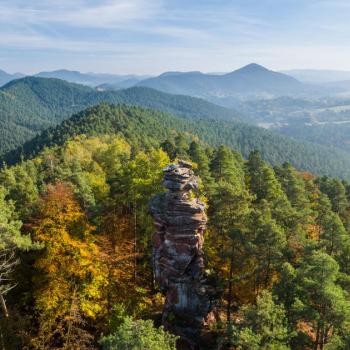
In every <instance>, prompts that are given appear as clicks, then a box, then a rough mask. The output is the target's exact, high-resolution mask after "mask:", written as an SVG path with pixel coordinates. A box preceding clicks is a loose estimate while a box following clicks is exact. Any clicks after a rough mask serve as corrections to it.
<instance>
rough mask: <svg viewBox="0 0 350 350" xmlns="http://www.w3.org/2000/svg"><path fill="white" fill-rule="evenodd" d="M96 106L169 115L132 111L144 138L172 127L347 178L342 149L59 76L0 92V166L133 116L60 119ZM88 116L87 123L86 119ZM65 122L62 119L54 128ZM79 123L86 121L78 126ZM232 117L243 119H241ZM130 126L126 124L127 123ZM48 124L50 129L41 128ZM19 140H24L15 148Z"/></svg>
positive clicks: (182, 101) (141, 93)
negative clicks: (143, 116)
mask: <svg viewBox="0 0 350 350" xmlns="http://www.w3.org/2000/svg"><path fill="white" fill-rule="evenodd" d="M101 102H108V103H114V104H119V103H123V104H126V105H129V106H130V105H132V106H139V107H143V108H145V107H146V108H155V109H157V110H161V111H166V112H168V113H172V114H174V115H175V116H174V115H169V114H166V113H159V112H152V113H150V112H146V111H138V112H137V113H138V114H139V115H140V114H147V115H148V117H147V123H151V125H152V127H148V129H147V123H145V124H146V125H143V127H142V129H143V130H144V131H145V132H146V133H147V134H152V131H153V130H154V132H155V133H157V134H158V135H159V133H162V135H164V133H165V132H168V133H169V132H170V131H171V130H173V129H174V130H175V131H185V132H187V133H190V134H194V135H197V136H198V137H200V138H201V139H202V140H203V141H205V142H206V143H207V144H208V145H210V146H213V147H218V146H219V145H220V144H225V145H226V146H229V147H233V148H234V149H236V150H238V151H239V152H241V153H242V154H243V155H244V157H247V156H248V155H249V153H250V152H251V151H252V150H255V149H257V150H259V151H260V153H261V155H262V157H263V159H264V160H266V161H268V162H269V163H270V164H272V165H275V164H281V163H283V162H285V161H288V162H290V163H291V164H293V166H295V167H296V168H297V169H301V170H306V171H311V172H312V173H315V174H319V175H329V176H336V177H340V178H343V179H350V170H349V169H350V160H349V157H348V154H347V153H346V152H345V151H344V152H343V151H341V150H339V149H336V148H331V147H322V146H319V145H317V144H312V143H308V142H304V141H296V140H293V139H290V138H288V137H285V136H281V135H278V134H275V133H272V132H269V131H267V130H263V129H261V128H258V127H256V126H253V125H249V124H246V123H243V122H241V121H239V120H238V117H237V115H238V114H237V112H235V111H233V110H229V109H225V108H223V107H219V106H216V105H215V104H212V103H209V102H207V101H205V100H202V99H198V98H193V97H188V96H180V95H170V94H166V93H162V92H159V91H156V90H153V89H149V88H144V87H135V88H131V89H126V90H119V91H96V90H94V89H92V88H89V87H86V86H82V85H78V84H72V83H68V82H65V81H62V80H59V79H45V78H36V77H27V78H23V79H19V80H15V81H12V82H10V83H9V84H7V85H5V86H4V87H2V88H0V105H1V109H0V162H1V163H2V162H3V161H4V160H5V161H6V162H7V163H13V162H16V161H18V159H20V157H21V155H23V156H24V157H26V156H27V155H28V154H30V153H33V152H34V153H35V152H36V150H38V149H42V148H43V147H44V146H47V145H49V144H52V143H53V142H59V141H60V140H67V139H68V138H69V137H71V136H72V135H73V134H75V135H77V134H79V133H87V134H89V135H90V134H94V133H95V134H96V132H100V133H110V132H112V133H115V132H120V129H122V130H124V129H125V128H128V126H127V124H128V123H129V119H133V117H134V116H135V113H136V112H135V109H134V110H133V112H130V113H129V114H130V115H127V114H126V113H122V116H121V117H119V119H123V123H122V124H121V123H119V121H118V120H119V119H118V118H116V117H115V113H114V112H109V111H106V108H105V109H104V110H103V109H101V108H100V109H98V110H97V111H96V109H93V110H92V111H90V112H86V111H83V112H81V114H80V115H79V114H78V116H75V117H73V118H72V119H68V118H69V117H70V116H71V114H72V113H76V112H79V111H81V110H84V109H85V108H86V107H89V106H94V105H96V104H99V103H101ZM87 114H89V115H90V116H86V115H87ZM93 115H94V116H95V120H93V121H92V120H91V119H93V117H92V116H93ZM97 118H99V119H101V120H100V121H98V120H97ZM66 119H68V121H67V122H66V123H64V122H63V123H62V121H64V120H66ZM85 119H90V120H89V122H85ZM137 119H140V117H137ZM240 119H241V120H242V119H245V117H244V116H241V118H240ZM131 122H132V123H134V121H133V120H131ZM59 123H62V124H61V125H60V126H59V127H58V128H57V129H56V128H55V127H54V126H55V125H57V124H59ZM141 124H142V123H141ZM164 125H165V126H166V128H165V130H163V128H164ZM50 126H51V127H53V129H49V130H48V131H47V128H48V127H50ZM129 129H130V128H129ZM140 129H141V127H138V130H137V131H142V130H140ZM40 131H43V135H41V136H40V135H39V136H38V137H36V138H35V139H34V140H33V141H32V139H33V137H35V135H37V134H38V133H39V132H40ZM131 132H133V131H131ZM135 134H137V132H136V130H135ZM26 140H28V143H27V144H25V145H24V146H23V147H24V151H22V145H23V142H24V141H26ZM8 152H10V154H8ZM5 153H6V154H5Z"/></svg>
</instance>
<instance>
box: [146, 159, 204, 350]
mask: <svg viewBox="0 0 350 350" xmlns="http://www.w3.org/2000/svg"><path fill="white" fill-rule="evenodd" d="M163 171H164V182H163V184H164V186H165V187H166V188H167V189H168V191H167V192H166V193H163V194H161V195H158V196H156V197H155V198H153V200H152V201H151V213H152V216H153V218H154V220H155V225H156V228H157V232H156V233H155V234H154V236H153V264H154V273H155V278H156V281H157V282H158V283H159V285H160V287H161V290H162V292H163V293H164V295H165V298H166V299H165V305H164V310H163V324H164V326H165V328H166V329H167V330H169V331H171V332H173V333H174V334H177V335H179V336H180V337H181V338H182V339H183V340H185V341H186V342H187V343H188V344H189V345H190V348H193V349H194V348H197V345H196V344H198V339H199V335H200V332H201V330H202V328H203V326H205V325H206V324H207V323H208V321H210V319H211V313H210V312H211V303H210V299H209V296H208V287H207V286H206V281H205V276H204V273H203V270H204V257H203V250H202V247H203V233H204V230H205V228H206V223H207V217H206V214H205V211H204V209H205V207H204V204H203V203H202V202H201V201H200V200H199V199H198V198H197V197H196V190H197V189H198V183H197V178H196V176H195V175H194V173H193V171H192V167H191V165H190V164H189V163H187V162H184V161H179V163H178V164H176V165H169V166H168V167H166V168H165V169H164V170H163Z"/></svg>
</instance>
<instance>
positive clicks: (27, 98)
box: [0, 77, 238, 155]
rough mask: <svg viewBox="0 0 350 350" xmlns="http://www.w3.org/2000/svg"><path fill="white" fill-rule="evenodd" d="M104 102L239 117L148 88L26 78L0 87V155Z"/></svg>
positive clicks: (192, 115) (196, 115)
mask: <svg viewBox="0 0 350 350" xmlns="http://www.w3.org/2000/svg"><path fill="white" fill-rule="evenodd" d="M103 101H105V102H109V103H125V104H130V105H138V106H144V107H149V108H156V109H160V110H164V111H168V112H171V113H174V114H177V115H179V116H182V117H187V118H193V119H195V118H214V119H216V118H223V119H235V118H237V117H238V116H237V113H236V112H234V111H232V110H229V109H225V108H222V107H219V106H216V105H214V104H211V103H209V102H206V101H204V100H201V99H196V98H192V97H188V96H176V95H169V94H165V93H162V92H159V91H156V90H152V89H149V88H131V89H126V90H120V91H97V90H94V89H92V88H89V87H87V86H82V85H78V84H72V83H68V82H66V81H63V80H59V79H45V78H37V77H26V78H23V79H19V80H15V81H12V82H10V83H9V84H7V85H6V86H4V87H2V88H1V89H0V155H1V154H3V153H4V152H7V151H9V150H11V149H14V148H15V147H17V146H20V145H21V144H22V143H23V142H24V141H26V140H29V139H31V138H32V137H33V136H34V135H35V134H36V133H37V132H38V131H41V130H44V129H46V128H47V127H49V126H53V125H56V124H58V123H60V122H61V121H62V120H64V119H67V118H68V117H70V116H71V115H72V114H73V113H76V112H79V111H81V110H83V109H85V108H87V107H89V106H94V105H96V104H98V103H101V102H103Z"/></svg>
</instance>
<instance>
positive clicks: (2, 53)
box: [0, 0, 350, 74]
mask: <svg viewBox="0 0 350 350" xmlns="http://www.w3.org/2000/svg"><path fill="white" fill-rule="evenodd" d="M349 13H350V1H349V0H233V1H229V0H212V1H208V0H204V1H202V0H29V1H28V0H0V69H4V70H7V71H10V72H15V71H22V72H25V73H34V72H37V71H41V70H53V69H59V68H66V69H76V70H81V71H94V72H111V73H123V74H124V73H137V74H157V73H161V72H163V71H168V70H181V71H189V70H201V71H205V72H223V71H232V70H234V69H236V68H238V67H240V66H242V65H245V64H247V63H250V62H257V63H260V64H262V65H265V66H267V67H269V68H271V69H276V70H279V69H291V68H322V69H344V70H350V20H349Z"/></svg>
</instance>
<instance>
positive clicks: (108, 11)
mask: <svg viewBox="0 0 350 350" xmlns="http://www.w3.org/2000/svg"><path fill="white" fill-rule="evenodd" d="M160 7H161V2H160V0H109V1H103V2H102V1H99V3H98V5H94V4H91V2H90V3H89V2H87V1H82V0H72V1H65V0H64V1H62V0H60V1H52V0H51V1H48V2H45V1H33V2H22V1H8V0H5V1H3V2H2V4H1V5H0V18H1V20H2V21H6V22H12V23H18V24H21V23H31V24H34V23H35V24H40V23H62V24H68V25H71V26H76V27H90V28H96V27H97V28H98V27H100V28H114V27H118V26H119V25H123V24H127V23H131V22H135V21H138V20H145V19H148V18H151V17H152V16H154V15H155V14H156V13H157V11H158V10H159V9H160Z"/></svg>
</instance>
